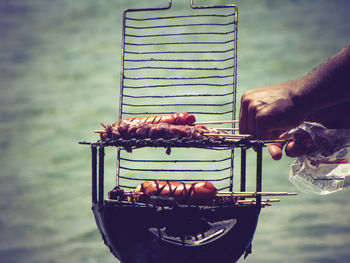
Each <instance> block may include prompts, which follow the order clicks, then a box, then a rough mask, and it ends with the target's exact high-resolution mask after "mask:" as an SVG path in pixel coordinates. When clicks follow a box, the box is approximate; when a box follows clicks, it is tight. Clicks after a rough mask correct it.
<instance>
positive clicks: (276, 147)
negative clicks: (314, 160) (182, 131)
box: [239, 45, 350, 160]
mask: <svg viewBox="0 0 350 263" xmlns="http://www.w3.org/2000/svg"><path fill="white" fill-rule="evenodd" d="M349 110H350V45H349V46H347V47H346V48H344V49H343V50H341V51H340V52H339V53H337V54H335V55H334V56H332V57H331V58H329V59H328V60H327V61H325V62H324V63H323V64H321V65H320V66H319V67H318V68H316V69H315V70H314V71H312V72H311V73H309V74H308V75H307V76H305V77H303V78H300V79H297V80H293V81H289V82H285V83H282V84H278V85H273V86H269V87H264V88H260V89H254V90H250V91H247V92H246V93H244V94H243V95H242V98H241V109H240V116H239V123H240V125H239V129H240V133H241V134H251V135H253V136H254V137H255V138H257V139H281V138H282V139H283V138H284V137H283V133H285V132H286V131H288V130H290V129H292V128H295V127H297V126H298V125H300V124H301V123H302V122H304V121H315V122H319V123H321V124H323V125H325V126H326V127H327V128H334V129H339V128H350V118H349V117H348V114H347V112H349ZM307 147H308V146H306V145H302V144H298V143H296V142H294V141H291V142H289V143H288V145H287V146H286V154H287V155H288V156H293V157H294V156H298V155H301V154H304V153H305V152H307V151H308V148H307ZM282 149H283V145H282V144H271V145H270V146H269V151H270V153H271V155H272V158H273V159H275V160H279V159H280V158H281V157H282Z"/></svg>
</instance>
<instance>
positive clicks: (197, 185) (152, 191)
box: [135, 180, 217, 205]
mask: <svg viewBox="0 0 350 263" xmlns="http://www.w3.org/2000/svg"><path fill="white" fill-rule="evenodd" d="M135 193H143V194H144V195H145V196H146V198H147V199H149V198H150V197H151V196H169V197H173V198H174V199H175V200H176V201H177V202H178V203H179V204H191V205H210V204H212V203H213V201H214V198H215V196H216V193H217V189H216V188H215V186H214V185H213V184H212V183H211V182H208V181H200V182H194V183H182V182H177V181H161V180H155V181H152V182H144V183H142V184H141V185H139V186H138V187H137V188H136V190H135ZM147 199H146V200H147Z"/></svg>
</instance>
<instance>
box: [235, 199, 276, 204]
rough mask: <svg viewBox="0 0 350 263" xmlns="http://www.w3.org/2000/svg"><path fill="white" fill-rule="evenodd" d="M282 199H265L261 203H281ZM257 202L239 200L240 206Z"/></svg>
mask: <svg viewBox="0 0 350 263" xmlns="http://www.w3.org/2000/svg"><path fill="white" fill-rule="evenodd" d="M280 201H281V200H280V199H263V200H261V202H263V203H279V202H280ZM255 202H256V201H255V200H237V203H238V204H245V203H255Z"/></svg>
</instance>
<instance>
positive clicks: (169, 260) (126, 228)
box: [92, 200, 261, 263]
mask: <svg viewBox="0 0 350 263" xmlns="http://www.w3.org/2000/svg"><path fill="white" fill-rule="evenodd" d="M260 209H261V208H260V206H256V205H250V206H184V205H183V206H181V205H174V206H162V205H154V204H149V205H146V204H139V203H131V202H122V201H115V200H104V202H103V203H102V204H99V203H96V204H94V205H93V207H92V210H93V212H94V216H95V220H96V223H97V226H98V228H99V231H100V233H101V235H102V237H103V240H104V242H105V244H106V245H107V246H108V247H109V248H110V250H111V252H112V253H113V254H114V255H115V256H116V257H117V258H118V259H119V260H120V261H121V262H122V263H136V262H137V263H175V262H176V263H179V262H181V263H209V262H210V263H213V262H219V263H229V262H230V263H232V262H236V261H237V260H238V259H239V258H240V257H241V256H242V255H243V253H244V252H246V253H249V252H250V246H251V241H252V239H253V235H254V232H255V229H256V226H257V222H258V217H259V212H260Z"/></svg>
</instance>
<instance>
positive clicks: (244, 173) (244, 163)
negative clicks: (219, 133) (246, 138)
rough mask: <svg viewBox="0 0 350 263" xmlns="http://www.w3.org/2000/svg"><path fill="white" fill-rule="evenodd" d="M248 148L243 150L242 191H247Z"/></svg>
mask: <svg viewBox="0 0 350 263" xmlns="http://www.w3.org/2000/svg"><path fill="white" fill-rule="evenodd" d="M246 153H247V149H246V148H244V147H243V148H241V191H242V192H244V191H245V189H246V158H247V157H246Z"/></svg>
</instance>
